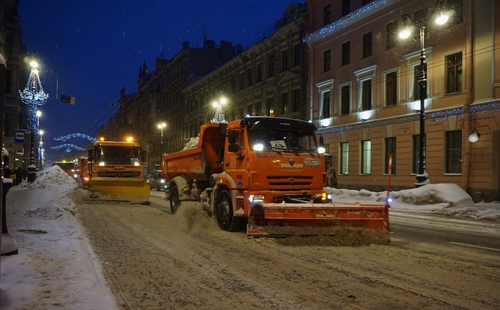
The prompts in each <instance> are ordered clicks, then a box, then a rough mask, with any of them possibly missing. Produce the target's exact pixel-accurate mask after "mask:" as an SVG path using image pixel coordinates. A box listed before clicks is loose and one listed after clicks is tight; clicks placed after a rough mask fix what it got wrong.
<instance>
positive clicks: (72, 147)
mask: <svg viewBox="0 0 500 310" xmlns="http://www.w3.org/2000/svg"><path fill="white" fill-rule="evenodd" d="M62 148H66V150H65V152H66V153H70V152H71V151H72V150H77V151H85V148H83V147H79V146H78V145H74V144H70V143H65V144H61V145H57V146H52V147H51V149H53V150H60V149H62Z"/></svg>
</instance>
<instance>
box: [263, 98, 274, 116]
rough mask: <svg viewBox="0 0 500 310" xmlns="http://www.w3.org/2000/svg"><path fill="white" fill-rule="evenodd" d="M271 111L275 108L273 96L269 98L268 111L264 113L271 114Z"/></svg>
mask: <svg viewBox="0 0 500 310" xmlns="http://www.w3.org/2000/svg"><path fill="white" fill-rule="evenodd" d="M271 111H273V113H274V108H273V98H272V97H271V98H267V102H266V111H265V113H263V114H264V115H270V114H271Z"/></svg>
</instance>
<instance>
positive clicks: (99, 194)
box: [91, 178, 151, 204]
mask: <svg viewBox="0 0 500 310" xmlns="http://www.w3.org/2000/svg"><path fill="white" fill-rule="evenodd" d="M91 187H92V196H91V197H94V198H97V199H102V200H114V201H130V202H132V203H141V204H148V199H149V196H150V193H151V189H150V186H149V184H148V182H147V181H146V180H145V179H144V178H92V180H91Z"/></svg>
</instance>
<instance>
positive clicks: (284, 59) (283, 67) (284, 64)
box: [281, 50, 288, 71]
mask: <svg viewBox="0 0 500 310" xmlns="http://www.w3.org/2000/svg"><path fill="white" fill-rule="evenodd" d="M286 70H288V50H286V51H283V52H281V71H286Z"/></svg>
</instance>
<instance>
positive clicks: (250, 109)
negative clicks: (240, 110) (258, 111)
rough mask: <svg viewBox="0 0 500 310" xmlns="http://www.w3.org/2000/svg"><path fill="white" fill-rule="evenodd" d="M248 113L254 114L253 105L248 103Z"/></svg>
mask: <svg viewBox="0 0 500 310" xmlns="http://www.w3.org/2000/svg"><path fill="white" fill-rule="evenodd" d="M247 115H252V105H251V104H249V105H247Z"/></svg>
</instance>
